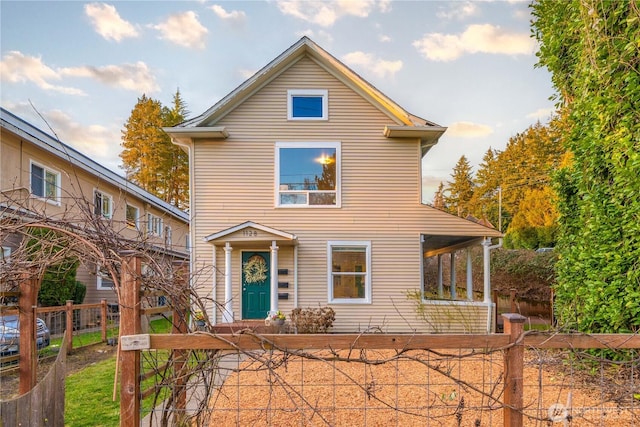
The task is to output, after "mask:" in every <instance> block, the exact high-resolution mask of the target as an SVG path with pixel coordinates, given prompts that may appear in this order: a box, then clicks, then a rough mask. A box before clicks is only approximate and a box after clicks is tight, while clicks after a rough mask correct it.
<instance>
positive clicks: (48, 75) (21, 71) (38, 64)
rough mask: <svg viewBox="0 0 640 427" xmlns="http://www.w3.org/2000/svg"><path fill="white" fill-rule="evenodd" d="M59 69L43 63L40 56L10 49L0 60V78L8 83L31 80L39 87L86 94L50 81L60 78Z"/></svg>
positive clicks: (73, 93)
mask: <svg viewBox="0 0 640 427" xmlns="http://www.w3.org/2000/svg"><path fill="white" fill-rule="evenodd" d="M61 78H62V77H61V75H60V73H59V71H57V70H54V69H52V68H51V67H49V66H47V65H45V64H44V63H43V62H42V59H41V58H40V57H35V56H26V55H24V54H22V53H21V52H17V51H10V52H8V53H7V54H6V55H5V56H4V57H3V58H2V61H0V79H1V80H3V81H6V82H9V83H25V82H31V83H33V84H35V85H36V86H38V87H39V88H41V89H44V90H47V91H54V92H60V93H64V94H65V95H86V94H85V93H84V92H83V91H82V90H80V89H76V88H73V87H69V86H59V85H54V84H52V83H51V81H52V80H60V79H61Z"/></svg>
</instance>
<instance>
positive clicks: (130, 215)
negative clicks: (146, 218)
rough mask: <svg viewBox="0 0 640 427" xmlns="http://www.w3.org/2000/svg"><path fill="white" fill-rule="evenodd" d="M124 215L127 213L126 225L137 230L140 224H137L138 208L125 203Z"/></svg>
mask: <svg viewBox="0 0 640 427" xmlns="http://www.w3.org/2000/svg"><path fill="white" fill-rule="evenodd" d="M126 215H127V227H129V228H135V229H136V230H139V229H140V225H139V224H138V219H139V218H140V210H139V209H138V208H137V207H135V206H132V205H130V204H127V212H126Z"/></svg>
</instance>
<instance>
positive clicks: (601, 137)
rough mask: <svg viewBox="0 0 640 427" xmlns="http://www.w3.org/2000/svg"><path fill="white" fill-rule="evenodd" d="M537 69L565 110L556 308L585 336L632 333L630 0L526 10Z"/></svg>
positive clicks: (637, 222) (639, 244) (634, 70)
mask: <svg viewBox="0 0 640 427" xmlns="http://www.w3.org/2000/svg"><path fill="white" fill-rule="evenodd" d="M533 12H534V16H535V20H534V22H533V26H534V33H535V36H536V37H537V39H538V41H539V42H540V52H539V54H538V56H539V58H540V65H542V66H546V67H547V68H548V69H549V70H550V71H551V73H552V76H553V78H552V79H553V83H554V85H555V87H556V89H557V91H558V99H559V101H560V103H561V104H562V107H563V108H565V109H567V111H568V112H569V115H568V123H567V128H566V129H564V130H563V134H562V139H563V141H564V144H565V147H566V149H567V150H568V151H570V152H571V153H572V155H573V161H572V162H571V163H568V164H567V165H566V166H565V167H564V168H562V170H560V171H559V172H558V174H557V175H556V177H555V189H556V192H557V193H558V197H559V201H558V210H559V213H560V225H559V227H560V237H559V241H558V250H559V253H560V259H559V261H558V269H557V271H558V284H557V285H556V303H557V304H556V308H557V314H558V316H559V321H560V322H561V324H562V325H563V326H568V327H572V328H577V329H579V330H581V331H585V332H629V331H637V330H638V329H639V327H640V262H639V261H638V260H639V259H640V197H639V195H640V137H639V135H640V44H639V43H638V40H640V11H639V9H638V4H637V2H635V1H604V2H603V1H596V0H582V1H576V0H574V1H563V2H557V1H555V0H542V1H538V2H536V3H534V5H533Z"/></svg>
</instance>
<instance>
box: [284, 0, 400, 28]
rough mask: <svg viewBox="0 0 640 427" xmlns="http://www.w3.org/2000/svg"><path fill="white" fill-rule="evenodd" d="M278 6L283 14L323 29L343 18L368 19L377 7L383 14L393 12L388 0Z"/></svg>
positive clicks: (289, 0)
mask: <svg viewBox="0 0 640 427" xmlns="http://www.w3.org/2000/svg"><path fill="white" fill-rule="evenodd" d="M277 4H278V8H279V9H280V11H281V12H282V13H283V14H285V15H291V16H294V17H296V18H298V19H302V20H303V21H307V22H311V23H312V24H316V25H320V26H321V27H330V26H332V25H333V24H334V23H335V22H336V21H337V20H338V19H340V18H341V17H343V16H356V17H358V18H366V17H368V16H369V14H370V13H371V12H372V10H373V9H374V8H376V6H377V8H378V10H380V11H381V12H389V11H390V10H391V3H390V1H388V0H383V1H377V2H376V1H375V0H357V1H355V0H336V1H331V2H325V1H305V0H284V1H279V2H278V3H277Z"/></svg>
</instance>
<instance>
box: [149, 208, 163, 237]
mask: <svg viewBox="0 0 640 427" xmlns="http://www.w3.org/2000/svg"><path fill="white" fill-rule="evenodd" d="M153 219H156V220H157V222H156V221H153ZM149 223H151V225H152V226H151V227H150V226H149ZM156 225H158V227H157V228H156V227H155V226H156ZM163 232H164V220H163V219H162V217H161V216H159V215H156V214H152V213H151V212H147V236H155V237H162V235H163Z"/></svg>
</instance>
